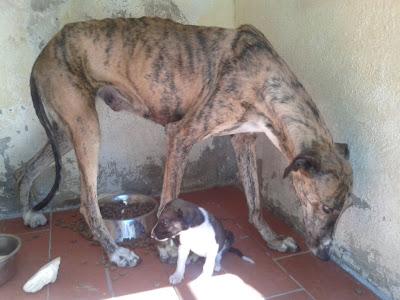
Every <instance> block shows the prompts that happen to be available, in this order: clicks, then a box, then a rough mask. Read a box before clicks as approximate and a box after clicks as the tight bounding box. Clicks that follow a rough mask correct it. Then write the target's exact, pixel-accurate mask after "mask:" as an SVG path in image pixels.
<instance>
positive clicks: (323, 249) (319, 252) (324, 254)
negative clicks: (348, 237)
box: [311, 245, 330, 261]
mask: <svg viewBox="0 0 400 300" xmlns="http://www.w3.org/2000/svg"><path fill="white" fill-rule="evenodd" d="M311 252H312V253H313V254H314V255H315V256H317V257H318V258H319V259H321V260H323V261H328V260H329V259H330V254H329V253H330V247H329V246H323V245H321V246H319V247H318V248H313V249H311Z"/></svg>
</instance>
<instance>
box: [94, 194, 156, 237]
mask: <svg viewBox="0 0 400 300" xmlns="http://www.w3.org/2000/svg"><path fill="white" fill-rule="evenodd" d="M99 207H100V212H101V215H102V217H103V219H104V223H105V225H106V226H107V228H108V230H109V231H110V233H111V236H112V237H113V239H114V240H115V241H116V242H117V243H120V242H123V241H124V240H133V239H140V238H144V237H146V236H149V233H150V231H151V229H152V228H153V226H154V225H155V223H156V222H157V208H158V202H157V201H156V200H155V199H154V198H152V197H149V196H146V195H141V194H122V195H108V196H105V197H102V198H101V199H100V200H99Z"/></svg>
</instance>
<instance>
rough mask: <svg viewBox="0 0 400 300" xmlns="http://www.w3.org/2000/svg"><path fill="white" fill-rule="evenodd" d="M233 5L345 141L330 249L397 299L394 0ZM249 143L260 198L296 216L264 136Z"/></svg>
mask: <svg viewBox="0 0 400 300" xmlns="http://www.w3.org/2000/svg"><path fill="white" fill-rule="evenodd" d="M235 3H236V25H239V24H242V23H252V24H254V25H256V26H257V27H258V28H259V29H261V30H262V31H263V32H264V34H265V35H266V36H267V38H268V39H269V40H270V41H271V42H272V44H273V45H274V47H275V48H276V50H277V51H278V53H280V54H281V56H282V57H283V58H284V59H285V60H286V61H287V62H288V64H289V65H290V66H291V68H292V69H293V71H294V72H295V73H296V75H297V76H298V77H299V79H300V81H302V83H303V84H304V85H305V87H306V89H307V90H308V91H309V93H310V94H311V95H312V97H313V99H314V101H315V103H316V104H317V106H318V107H319V109H320V110H321V112H322V115H323V116H324V118H325V120H326V122H327V124H328V126H329V128H330V130H331V132H332V134H333V136H334V139H335V140H336V141H340V142H347V143H348V144H349V146H350V153H351V163H352V166H353V169H354V194H355V195H356V197H355V205H354V206H353V207H351V208H350V209H349V210H347V211H346V213H345V214H344V215H343V217H342V218H341V219H340V221H339V224H338V228H337V231H336V235H335V242H336V255H337V257H338V258H340V259H341V264H342V265H344V266H345V267H350V268H352V269H353V270H354V271H356V272H358V273H359V274H360V276H361V277H363V278H365V280H366V281H367V282H370V283H372V284H375V285H377V286H379V288H380V289H381V291H383V292H384V293H385V294H386V295H387V297H391V298H393V299H400V184H399V182H400V171H399V170H400V152H399V147H400V52H399V51H400V50H399V49H400V34H399V32H400V1H396V0H352V1H327V0H291V1H289V0H265V1H262V0H252V1H244V0H237V1H236V2H235ZM258 146H259V147H258V150H259V151H258V152H259V155H260V158H262V159H263V163H262V166H263V171H262V172H263V185H264V198H265V200H266V204H268V205H272V206H275V207H278V208H279V210H280V211H281V212H283V213H284V214H287V215H289V216H291V219H292V220H294V221H295V222H296V220H297V221H298V220H299V218H298V216H299V215H300V214H301V212H299V211H298V204H297V203H296V200H295V196H294V194H293V191H292V188H291V187H290V185H289V183H288V182H286V181H285V182H283V181H282V180H281V179H280V178H281V174H282V170H283V169H284V167H285V166H286V165H285V164H286V163H287V162H286V161H284V160H283V159H281V158H280V157H279V154H278V153H277V152H276V151H275V150H274V149H273V148H271V146H270V144H269V143H267V142H266V141H265V138H264V139H261V138H259V145H258ZM268 182H269V184H268ZM267 184H268V186H267ZM267 188H268V189H267Z"/></svg>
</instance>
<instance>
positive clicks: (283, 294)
mask: <svg viewBox="0 0 400 300" xmlns="http://www.w3.org/2000/svg"><path fill="white" fill-rule="evenodd" d="M303 291H304V292H305V290H304V289H303V288H298V289H295V290H291V291H288V292H285V293H280V294H276V295H272V296H268V297H266V298H265V300H269V299H274V298H277V297H281V296H287V295H290V294H294V293H297V292H303Z"/></svg>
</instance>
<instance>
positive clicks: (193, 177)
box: [0, 0, 235, 217]
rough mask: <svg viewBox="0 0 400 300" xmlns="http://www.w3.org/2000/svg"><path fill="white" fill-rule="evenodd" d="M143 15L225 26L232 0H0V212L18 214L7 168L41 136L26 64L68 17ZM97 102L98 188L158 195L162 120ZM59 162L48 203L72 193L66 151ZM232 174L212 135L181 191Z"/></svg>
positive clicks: (227, 154) (43, 183)
mask: <svg viewBox="0 0 400 300" xmlns="http://www.w3.org/2000/svg"><path fill="white" fill-rule="evenodd" d="M143 15H158V16H161V17H168V18H171V19H174V20H177V21H180V22H183V23H191V24H203V25H205V24H207V25H217V26H226V27H232V26H233V21H234V6H233V0H223V1H220V0H219V1H213V0H202V1H194V0H193V1H184V0H179V1H171V0H85V1H81V0H34V1H26V0H1V1H0V45H1V47H0V57H1V59H0V82H1V84H0V120H1V122H0V217H1V216H5V215H8V216H10V215H12V214H17V213H18V212H19V205H18V201H17V199H16V195H15V180H14V178H13V174H14V171H15V169H17V168H18V167H19V166H21V165H22V163H23V162H26V161H27V160H29V159H30V158H31V157H32V156H33V155H34V154H35V153H36V152H37V151H38V150H39V149H40V148H41V147H42V146H43V145H44V143H45V141H46V137H45V133H44V130H43V129H42V127H41V126H40V124H39V122H38V120H37V118H36V115H35V113H34V110H33V107H32V102H31V99H30V95H29V75H30V70H31V67H32V64H33V62H34V60H35V58H36V56H37V55H38V54H39V52H40V49H41V48H43V46H44V45H45V44H46V42H47V41H48V40H49V39H50V38H51V36H52V35H53V34H54V33H55V32H57V31H58V30H59V29H60V28H61V27H62V26H63V25H64V24H66V23H69V22H74V21H78V20H87V19H92V18H106V17H118V16H125V17H139V16H143ZM98 104H99V105H98V108H99V114H100V123H101V128H102V136H103V141H102V149H101V159H100V164H101V165H100V177H99V190H100V191H99V192H100V193H102V192H113V191H122V190H124V191H132V190H135V191H139V192H144V193H158V192H159V191H160V188H161V180H162V171H163V161H164V157H165V136H164V132H163V129H162V128H161V126H158V125H155V124H153V123H151V122H149V121H145V120H143V119H140V118H135V117H134V116H132V115H129V114H127V113H118V114H117V113H111V110H110V109H109V108H107V107H106V106H105V104H103V103H98ZM64 165H65V168H64V170H63V182H62V185H61V188H60V192H59V193H58V195H57V197H56V198H57V199H56V201H55V202H54V204H55V205H56V204H57V205H61V202H63V201H64V200H65V199H70V198H78V196H79V195H78V193H79V177H78V172H77V168H76V163H75V157H74V155H73V152H71V153H70V154H68V155H67V156H66V158H65V159H64ZM53 178H54V170H53V168H49V170H48V171H47V172H45V174H43V176H41V177H40V178H39V180H38V181H37V182H36V184H35V186H34V192H35V193H36V194H37V196H38V198H40V197H42V196H43V195H44V194H45V193H47V191H48V190H49V189H50V187H51V185H52V183H53ZM234 179H235V162H234V156H233V152H232V149H231V146H230V143H229V141H228V140H227V139H226V138H218V139H215V140H214V141H212V140H208V141H206V142H204V143H201V144H200V145H197V146H195V148H194V149H193V152H192V153H191V155H190V157H189V164H188V168H187V172H186V175H185V177H184V182H183V183H184V188H185V189H186V190H187V189H195V188H202V187H206V186H211V185H214V184H216V185H218V184H227V183H229V182H232V180H234ZM70 203H71V202H67V203H63V204H62V205H68V204H70Z"/></svg>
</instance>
